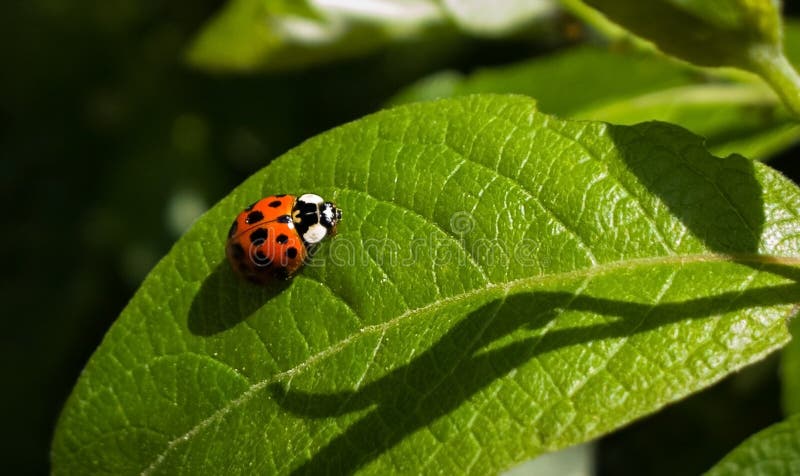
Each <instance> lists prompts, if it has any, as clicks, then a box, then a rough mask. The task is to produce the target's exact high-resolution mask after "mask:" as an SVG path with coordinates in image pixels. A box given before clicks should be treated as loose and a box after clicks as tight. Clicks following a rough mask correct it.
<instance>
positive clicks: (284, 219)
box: [277, 215, 292, 223]
mask: <svg viewBox="0 0 800 476" xmlns="http://www.w3.org/2000/svg"><path fill="white" fill-rule="evenodd" d="M277 221H278V223H291V222H292V217H290V216H289V215H281V216H279V217H278V218H277Z"/></svg>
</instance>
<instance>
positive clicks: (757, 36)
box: [586, 0, 800, 117]
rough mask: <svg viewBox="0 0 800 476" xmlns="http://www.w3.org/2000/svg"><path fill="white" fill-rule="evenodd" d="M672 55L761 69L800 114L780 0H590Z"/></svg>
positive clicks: (799, 82) (799, 87) (798, 84)
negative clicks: (784, 40) (784, 41)
mask: <svg viewBox="0 0 800 476" xmlns="http://www.w3.org/2000/svg"><path fill="white" fill-rule="evenodd" d="M586 3H587V4H589V5H591V6H593V7H595V8H597V9H598V10H600V11H601V12H602V13H604V14H605V15H606V16H607V17H608V18H609V19H611V20H613V21H615V22H616V23H619V24H620V25H622V26H624V27H625V28H627V29H628V30H630V31H632V32H633V33H635V34H637V35H639V36H641V37H643V38H646V39H648V40H650V41H652V42H653V43H655V44H656V46H658V48H660V49H661V50H662V51H664V52H665V53H667V54H670V55H673V56H676V57H678V58H681V59H684V60H686V61H690V62H692V63H695V64H698V65H701V66H734V67H738V68H741V69H744V70H747V71H751V72H753V73H756V74H759V75H760V76H762V77H763V78H764V80H766V81H767V83H769V84H770V86H772V88H773V89H775V91H776V92H777V93H778V94H779V95H780V96H781V97H782V98H783V100H784V102H785V103H786V105H787V106H788V107H789V109H790V110H792V112H793V113H794V114H795V115H796V116H798V117H800V76H798V74H797V72H796V71H795V70H794V69H793V68H792V66H791V65H790V64H789V61H788V60H787V59H786V57H785V56H784V54H783V46H782V36H783V32H782V24H781V17H780V12H779V10H778V6H779V2H776V1H774V0H711V1H709V0H655V1H650V2H639V1H637V0H586Z"/></svg>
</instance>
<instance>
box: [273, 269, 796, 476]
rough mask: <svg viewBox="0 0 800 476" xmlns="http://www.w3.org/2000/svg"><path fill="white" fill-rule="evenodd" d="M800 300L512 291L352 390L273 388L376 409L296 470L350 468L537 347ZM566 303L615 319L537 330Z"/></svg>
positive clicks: (790, 292) (769, 293)
mask: <svg viewBox="0 0 800 476" xmlns="http://www.w3.org/2000/svg"><path fill="white" fill-rule="evenodd" d="M799 300H800V284H798V283H792V284H786V285H780V286H773V287H769V288H757V289H751V290H747V291H744V292H741V293H740V292H731V293H724V294H720V295H718V296H713V297H703V298H698V299H692V300H687V301H684V302H678V303H666V304H660V305H656V306H651V305H648V304H640V303H631V302H623V301H616V300H611V299H604V298H596V297H591V296H577V297H575V296H574V295H573V294H570V293H565V292H539V293H530V294H519V295H512V296H509V297H508V298H506V299H505V300H502V301H499V300H498V301H493V302H491V303H488V304H486V305H484V306H483V307H481V308H479V309H477V310H475V311H474V312H472V313H470V314H469V315H468V316H467V317H466V318H464V319H463V320H461V321H460V322H459V323H458V324H456V325H455V326H454V327H453V328H452V329H451V330H450V331H449V332H447V334H445V335H444V336H443V337H442V338H441V339H440V340H439V341H437V342H436V343H435V344H434V345H433V346H432V347H431V348H429V349H428V350H427V351H426V352H424V353H422V354H420V355H419V356H417V357H415V358H414V359H413V360H412V361H411V362H409V363H408V364H406V365H404V366H402V367H399V368H396V369H394V370H392V371H390V372H389V373H388V374H386V375H384V376H382V377H380V378H378V379H377V380H374V381H372V382H370V383H367V384H366V385H364V386H362V387H361V388H358V389H356V390H354V391H345V392H338V393H332V394H316V393H307V392H304V391H302V390H294V389H288V390H287V388H286V387H285V386H284V384H280V383H276V384H272V385H271V386H270V389H269V390H270V392H271V393H272V394H273V396H274V397H275V400H276V401H277V402H278V404H279V405H280V406H281V407H282V408H284V409H285V410H287V411H289V412H291V413H294V414H296V415H301V416H304V417H308V418H331V417H338V416H341V415H344V414H347V413H351V412H354V411H358V410H366V409H368V408H371V410H370V411H368V413H366V415H365V416H363V417H362V418H361V419H359V420H358V421H356V422H354V423H352V424H350V426H348V427H347V428H346V429H345V430H343V432H342V433H340V434H338V435H337V436H335V437H334V438H333V439H332V440H330V441H329V442H328V443H327V445H325V446H324V447H322V448H321V449H319V450H318V451H317V452H316V453H314V454H313V455H312V457H311V458H310V459H309V460H307V461H305V462H304V463H303V464H301V465H300V466H299V467H298V468H295V469H294V471H293V473H294V474H319V473H336V474H347V473H352V472H354V471H356V470H358V469H359V468H361V467H363V466H364V465H366V464H367V463H369V462H370V461H372V460H373V459H375V458H377V457H378V456H379V455H380V454H381V453H383V452H385V451H387V450H389V449H391V448H393V447H394V446H395V445H397V444H398V443H400V442H401V441H402V440H403V439H404V438H405V437H407V436H409V435H411V434H413V433H414V432H416V431H418V430H420V429H422V428H425V427H427V426H428V425H430V424H431V423H432V422H434V421H436V420H437V419H439V418H440V417H442V416H444V415H447V414H448V413H450V412H452V411H453V410H455V409H456V408H458V407H459V406H461V405H462V404H464V403H465V402H466V401H467V400H469V399H470V398H472V397H473V396H474V395H475V394H476V393H478V392H479V391H481V390H482V389H484V388H485V387H487V386H488V385H489V384H491V383H492V382H494V381H495V380H497V379H499V378H501V377H503V376H504V375H506V374H508V373H509V372H511V371H512V370H514V369H515V368H517V367H519V366H520V365H522V364H524V363H525V362H527V361H529V360H530V359H532V358H535V357H537V356H538V355H541V354H545V353H548V352H552V351H555V350H557V349H560V348H564V347H570V346H574V345H580V344H584V343H587V342H592V341H599V340H603V339H609V338H617V337H623V336H631V335H633V334H636V333H642V332H647V331H650V330H652V329H655V328H658V327H661V326H664V325H667V324H670V323H673V322H677V321H679V320H684V319H704V318H708V317H709V316H715V315H719V314H722V313H727V312H731V311H736V310H739V309H744V308H751V307H759V306H772V305H777V304H788V303H795V302H798V301H799ZM564 309H570V310H577V311H585V312H589V313H593V314H596V315H602V316H608V317H609V318H612V319H613V320H612V321H611V322H607V323H603V324H595V325H589V326H584V327H572V328H560V329H555V330H551V331H548V332H547V333H546V334H544V335H543V336H537V335H534V333H533V332H532V331H535V330H537V329H541V328H542V327H543V326H545V325H546V324H547V323H548V322H550V321H551V320H552V319H554V318H555V317H556V316H558V315H559V314H560V313H561V312H562V311H563V310H564ZM531 316H532V317H531ZM512 334H514V335H513V336H512ZM504 341H507V343H506V342H504ZM459 431H470V429H469V428H462V429H460V430H459Z"/></svg>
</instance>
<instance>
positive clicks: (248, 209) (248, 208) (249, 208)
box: [244, 202, 258, 212]
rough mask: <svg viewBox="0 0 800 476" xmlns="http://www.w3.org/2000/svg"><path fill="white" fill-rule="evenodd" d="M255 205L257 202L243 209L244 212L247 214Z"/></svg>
mask: <svg viewBox="0 0 800 476" xmlns="http://www.w3.org/2000/svg"><path fill="white" fill-rule="evenodd" d="M256 203H258V202H253V203H251V204H250V205H248V206H247V208H245V209H244V211H246V212H249V211H250V210H252V209H253V207H254V206H256Z"/></svg>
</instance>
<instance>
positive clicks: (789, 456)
mask: <svg viewBox="0 0 800 476" xmlns="http://www.w3.org/2000/svg"><path fill="white" fill-rule="evenodd" d="M798 442H800V415H796V416H793V417H791V418H789V419H787V420H784V421H783V422H781V423H776V424H775V425H772V426H770V427H769V428H767V429H766V430H762V431H760V432H758V433H756V434H755V435H753V436H751V437H750V438H748V439H747V440H745V441H744V443H742V444H741V445H739V446H738V447H737V448H736V449H735V450H733V451H731V452H730V453H729V454H728V455H727V456H725V458H723V459H722V461H720V462H719V463H717V464H716V465H715V466H714V467H713V468H711V470H710V471H709V472H708V473H706V476H725V475H729V474H730V475H736V476H741V475H751V474H752V475H784V474H785V475H793V474H800V444H799V443H798Z"/></svg>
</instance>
